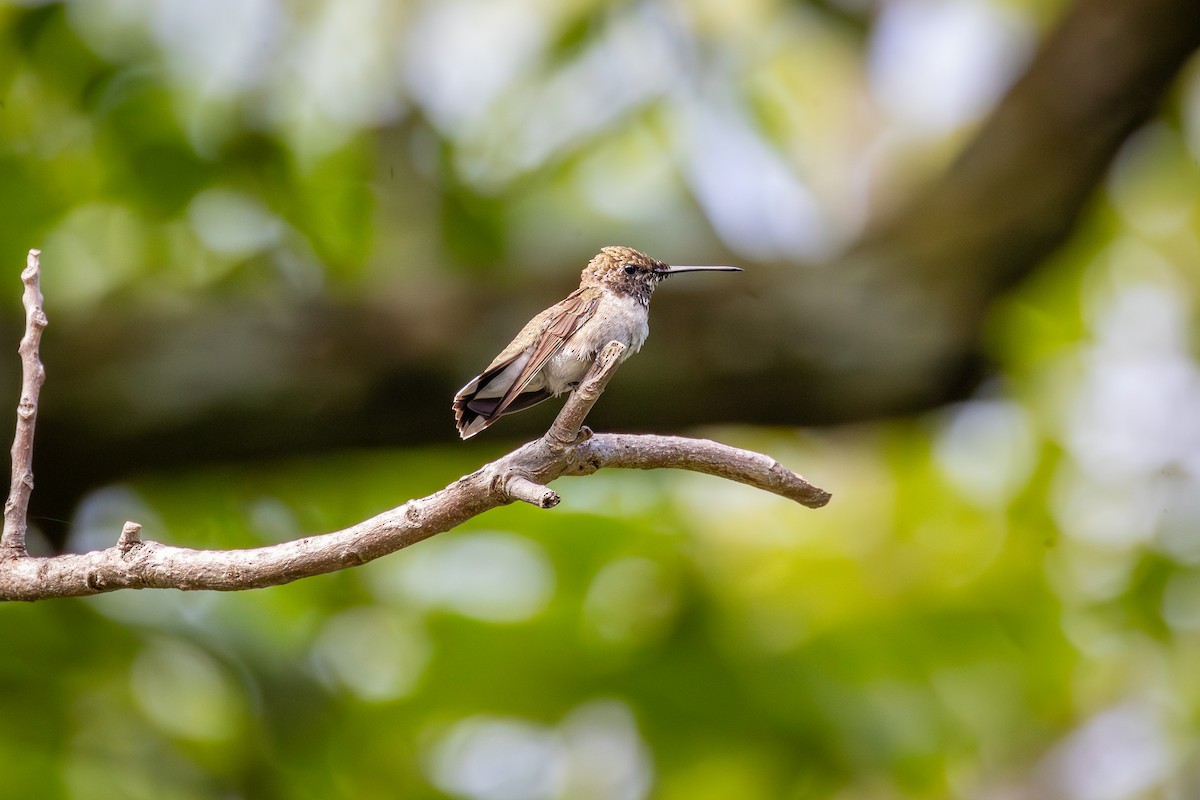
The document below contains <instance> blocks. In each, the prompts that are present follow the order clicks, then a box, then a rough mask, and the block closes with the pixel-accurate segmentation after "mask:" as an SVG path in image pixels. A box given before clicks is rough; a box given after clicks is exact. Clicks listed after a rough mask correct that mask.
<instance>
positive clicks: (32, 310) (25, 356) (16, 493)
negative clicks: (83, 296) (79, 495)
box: [0, 250, 46, 559]
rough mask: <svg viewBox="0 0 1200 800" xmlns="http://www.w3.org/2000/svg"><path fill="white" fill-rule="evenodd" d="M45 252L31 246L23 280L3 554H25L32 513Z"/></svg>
mask: <svg viewBox="0 0 1200 800" xmlns="http://www.w3.org/2000/svg"><path fill="white" fill-rule="evenodd" d="M41 256H42V252H41V251H40V250H30V251H29V257H28V259H27V261H26V266H25V269H24V270H22V271H21V282H22V283H24V284H25V293H24V294H23V295H22V297H21V302H22V303H23V304H24V306H25V335H24V336H23V337H22V338H21V344H20V346H19V347H18V348H17V352H19V353H20V354H21V367H22V369H21V372H22V377H23V380H22V381H21V402H20V403H19V404H18V405H17V433H16V435H15V436H14V437H13V445H12V481H11V483H10V485H9V490H8V500H7V501H6V502H5V503H4V533H3V534H0V558H3V559H8V558H19V557H21V556H23V555H25V530H26V525H27V519H28V515H29V496H30V495H31V494H32V493H33V429H34V425H35V424H36V423H37V410H38V398H39V395H41V392H42V384H43V383H44V382H45V381H46V370H45V368H44V367H43V366H42V360H41V356H40V349H41V345H42V331H43V330H45V329H46V313H45V312H44V311H43V310H42V289H41V277H42V263H41Z"/></svg>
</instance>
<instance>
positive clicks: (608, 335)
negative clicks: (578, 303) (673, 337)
mask: <svg viewBox="0 0 1200 800" xmlns="http://www.w3.org/2000/svg"><path fill="white" fill-rule="evenodd" d="M649 334H650V324H649V318H648V314H647V308H646V307H645V306H644V305H642V304H641V303H640V302H638V300H637V298H635V297H628V296H625V295H614V294H607V293H606V294H605V295H604V296H603V297H602V298H601V299H600V304H599V305H598V306H597V308H596V312H595V315H594V316H593V317H592V318H591V319H590V320H588V322H587V324H586V325H584V326H583V328H582V329H581V330H580V331H579V332H578V333H576V334H575V336H573V337H572V338H571V340H570V341H569V342H567V343H566V344H565V345H564V346H563V349H562V350H560V351H559V352H558V353H556V354H555V356H554V357H553V358H551V359H550V361H551V363H550V364H549V365H548V366H549V367H550V369H549V370H547V377H548V379H549V381H548V384H549V388H550V390H551V391H552V392H554V393H555V394H560V393H562V392H565V391H567V390H568V389H570V388H571V386H570V384H572V383H576V382H578V381H580V380H582V378H583V376H584V375H585V374H587V371H588V368H589V367H590V366H591V365H592V361H593V360H594V359H595V358H596V353H597V352H599V351H600V350H601V349H603V348H604V346H605V345H606V344H608V343H609V342H612V341H617V342H620V343H621V344H623V345H625V348H626V349H625V353H624V355H623V356H622V357H621V360H622V361H624V360H625V359H626V358H629V357H630V356H631V355H633V354H634V353H636V352H637V351H638V350H640V349H641V348H642V345H643V344H645V342H646V337H647V336H648V335H649Z"/></svg>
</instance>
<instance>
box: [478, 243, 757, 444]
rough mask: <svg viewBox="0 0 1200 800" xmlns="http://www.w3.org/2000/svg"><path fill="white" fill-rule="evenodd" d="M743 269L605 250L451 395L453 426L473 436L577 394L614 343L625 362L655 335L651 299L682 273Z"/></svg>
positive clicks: (628, 249) (629, 249)
mask: <svg viewBox="0 0 1200 800" xmlns="http://www.w3.org/2000/svg"><path fill="white" fill-rule="evenodd" d="M702 271H704V272H741V271H742V270H741V268H740V267H672V266H671V265H669V264H664V263H663V262H661V261H657V260H655V259H653V258H651V257H650V256H648V255H646V254H645V253H639V252H638V251H637V250H634V249H633V248H632V247H619V246H612V247H605V248H602V249H601V250H600V252H599V253H598V254H596V256H595V257H594V258H592V260H591V261H589V262H588V265H587V266H586V267H584V268H583V273H582V274H581V275H580V280H579V288H578V289H576V290H575V291H573V292H571V293H570V294H569V295H567V297H566V299H565V300H563V301H562V302H559V303H555V304H554V305H552V306H550V307H549V308H547V309H546V310H545V311H543V312H542V313H540V314H538V315H537V316H535V317H534V318H533V319H531V320H529V322H528V323H526V325H525V327H524V328H522V329H521V332H520V333H518V334H517V336H516V338H515V339H513V340H512V341H511V342H509V344H508V347H506V348H504V349H503V350H502V351H501V352H500V355H498V356H496V358H495V359H493V361H492V363H491V364H489V365H488V368H487V369H485V370H484V371H483V372H481V373H480V374H478V375H476V376H475V377H474V378H472V379H471V380H469V381H467V385H466V386H464V387H462V388H461V389H459V390H458V394H456V395H455V396H454V422H455V424H456V425H457V426H458V433H459V435H460V436H461V437H462V438H464V439H469V438H470V437H472V436H474V435H475V434H477V433H479V432H480V431H481V430H483V429H484V428H486V427H488V426H489V425H491V424H492V423H493V422H495V421H496V420H498V419H500V417H502V416H504V415H505V414H512V413H514V412H516V411H523V410H524V409H526V408H529V407H530V406H532V405H535V404H537V403H540V402H542V401H543V400H546V399H548V398H550V397H557V396H558V395H560V394H562V393H563V392H566V391H568V390H572V389H574V388H575V387H576V386H578V385H579V382H580V381H581V380H583V376H584V375H586V374H587V371H588V369H589V368H590V367H591V366H592V364H593V362H595V360H596V355H597V354H598V353H599V352H600V351H601V350H602V349H604V346H605V345H607V344H608V343H609V342H611V341H618V342H620V343H621V344H623V345H625V352H624V353H622V354H621V361H624V360H625V359H627V358H629V356H631V355H633V354H634V353H636V352H637V351H638V350H640V349H641V347H642V344H644V343H645V341H646V337H647V336H648V335H649V334H650V321H649V317H650V296H651V295H652V294H654V290H655V288H657V287H658V284H659V283H660V282H661V281H662V280H663V279H665V278H667V277H669V276H671V275H675V274H677V273H680V272H702Z"/></svg>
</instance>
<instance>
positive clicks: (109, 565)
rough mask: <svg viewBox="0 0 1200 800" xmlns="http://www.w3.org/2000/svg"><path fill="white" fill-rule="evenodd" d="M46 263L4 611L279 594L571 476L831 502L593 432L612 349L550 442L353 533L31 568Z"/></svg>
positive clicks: (148, 547)
mask: <svg viewBox="0 0 1200 800" xmlns="http://www.w3.org/2000/svg"><path fill="white" fill-rule="evenodd" d="M36 256H37V251H32V252H31V254H30V268H29V269H27V270H26V272H25V273H23V274H22V278H23V279H24V280H25V285H26V308H27V309H34V311H31V312H30V313H29V315H28V322H27V325H26V337H25V339H23V340H22V343H21V354H22V357H23V363H24V365H25V383H26V392H24V393H23V394H22V398H21V412H20V413H19V414H18V426H17V436H16V443H14V445H13V474H14V481H13V496H12V497H10V499H9V503H8V506H6V509H5V529H4V531H5V532H4V536H5V539H6V544H7V543H8V542H9V528H10V525H11V526H12V530H13V531H14V532H13V534H12V537H11V542H12V545H13V546H12V547H6V550H5V553H4V557H3V558H0V600H42V599H46V598H50V597H77V596H81V595H90V594H99V593H101V592H111V591H115V590H117V589H152V588H153V589H183V590H200V589H211V590H218V591H238V590H241V589H255V588H260V587H264V586H275V585H278V584H282V583H288V582H290V581H294V580H297V579H299V578H305V577H309V576H312V575H320V574H323V573H327V572H333V571H335V570H339V569H344V568H346V567H353V566H358V565H359V564H365V563H366V562H368V561H372V560H374V559H376V558H379V557H380V556H384V555H387V554H388V553H393V552H395V551H397V550H400V549H402V548H404V547H408V546H409V545H411V544H415V543H416V542H419V541H421V540H422V539H427V538H429V537H430V536H433V535H435V534H438V533H442V532H443V531H448V530H450V529H451V528H454V527H456V526H458V525H460V524H462V523H463V522H465V521H466V520H468V519H470V518H472V517H475V516H478V515H479V514H482V513H483V512H485V511H488V510H490V509H493V508H496V507H498V506H502V505H505V504H507V503H511V502H513V501H516V500H521V501H524V502H527V503H531V504H533V505H535V506H538V507H539V508H552V507H553V506H555V505H557V504H558V502H559V497H558V494H557V493H555V492H554V491H552V490H551V489H548V488H547V487H546V486H545V484H547V483H549V482H550V481H552V480H554V479H555V478H558V477H560V476H563V475H590V474H591V473H593V472H595V471H596V470H598V469H601V468H603V467H632V468H636V469H656V468H660V467H670V468H675V469H689V470H694V471H697V472H704V473H707V474H709V475H716V476H718V477H722V478H727V479H729V480H734V481H738V482H740V483H745V484H747V485H749V486H754V487H756V488H759V489H764V490H766V491H769V492H774V493H775V494H778V495H780V496H782V497H786V498H788V499H791V500H795V501H796V502H798V503H801V504H802V505H806V506H809V507H810V508H819V507H820V506H823V505H825V503H827V502H828V501H829V494H828V493H827V492H825V491H823V490H821V489H818V488H817V487H815V486H813V485H812V484H810V483H808V482H807V481H805V480H804V479H803V478H802V477H800V476H799V475H797V474H796V473H794V472H791V471H790V470H787V469H785V468H784V467H782V466H781V465H780V464H779V462H777V461H775V460H774V459H772V458H770V457H768V456H764V455H761V454H759V453H752V452H749V451H746V450H739V449H737V448H733V447H727V446H725V445H721V444H717V443H716V442H710V441H704V440H695V439H684V438H680V437H675V436H635V435H628V434H601V435H592V433H591V431H589V430H588V429H587V428H584V427H582V426H583V420H584V418H585V417H587V414H588V411H590V410H591V408H592V406H593V405H595V403H596V400H597V399H599V397H600V394H601V392H603V391H604V387H605V386H606V385H607V383H608V381H609V379H610V378H611V377H612V375H613V373H614V372H615V371H616V368H617V366H618V364H619V363H620V358H619V357H620V354H621V353H622V352H623V351H624V346H623V345H621V344H620V343H618V342H610V343H609V345H608V346H607V347H606V348H605V349H604V350H603V351H602V352H601V353H600V354H599V355H598V357H597V359H596V363H595V364H594V365H593V366H592V368H591V370H590V371H589V372H588V374H587V376H585V378H584V380H583V381H582V382H581V383H580V385H579V388H578V389H576V390H575V391H574V392H572V393H571V396H570V397H569V398H568V399H567V402H566V404H565V405H564V406H563V409H562V411H561V412H560V413H559V415H558V417H557V418H556V419H555V420H554V423H553V424H552V425H551V426H550V430H549V431H547V433H546V435H545V436H543V437H542V438H540V439H537V440H535V441H533V442H530V443H528V444H526V445H524V446H523V447H521V448H519V449H517V450H515V451H513V452H512V453H509V454H508V455H506V456H504V457H502V458H500V459H498V460H496V461H493V462H492V463H490V464H487V465H485V466H483V467H481V468H480V469H478V470H476V471H475V472H472V473H471V474H470V475H466V476H464V477H462V478H459V479H458V480H457V481H455V482H454V483H452V484H450V485H449V486H447V487H446V488H445V489H442V490H441V491H438V492H434V493H433V494H431V495H429V496H427V497H422V498H420V499H416V500H410V501H408V502H407V503H405V504H404V505H402V506H400V507H399V508H393V509H392V510H390V511H385V512H384V513H382V514H380V515H378V516H376V517H372V518H371V519H368V520H366V521H364V522H360V523H358V524H357V525H353V526H351V527H349V528H346V529H345V530H341V531H337V532H335V533H327V534H324V535H320V536H309V537H305V538H303V539H297V540H295V541H291V542H284V543H282V544H276V545H271V546H268V547H258V548H253V549H248V550H192V549H189V548H185V547H172V546H170V545H165V544H161V543H159V542H152V541H144V540H142V539H141V536H140V534H141V526H140V525H138V524H137V523H136V522H127V523H125V527H124V529H123V530H122V531H121V534H120V537H119V538H118V539H117V542H116V544H115V545H114V546H113V547H109V548H107V549H105V550H97V551H93V552H91V553H83V554H71V555H60V556H53V557H46V558H39V557H31V556H29V555H27V554H26V553H25V547H24V531H25V509H26V506H27V504H28V500H29V492H30V490H31V489H32V486H33V481H32V470H31V469H30V460H31V456H32V443H33V420H34V419H35V417H36V413H37V401H38V389H40V387H41V383H42V380H43V372H42V365H41V362H40V361H39V360H38V357H37V342H38V338H39V337H40V335H41V329H42V328H43V327H45V324H46V321H45V317H44V315H42V314H41V296H40V294H39V293H37V290H36V287H37V279H38V276H37V271H38V264H37V258H36ZM30 287H32V288H30ZM27 342H31V343H30V344H28V345H27V344H26V343H27ZM26 412H28V413H26ZM18 478H19V479H18Z"/></svg>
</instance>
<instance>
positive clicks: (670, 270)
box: [655, 266, 742, 278]
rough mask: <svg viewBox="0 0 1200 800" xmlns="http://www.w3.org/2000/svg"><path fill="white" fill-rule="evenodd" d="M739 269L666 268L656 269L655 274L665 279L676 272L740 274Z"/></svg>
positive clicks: (740, 269)
mask: <svg viewBox="0 0 1200 800" xmlns="http://www.w3.org/2000/svg"><path fill="white" fill-rule="evenodd" d="M741 271H742V268H741V267H674V266H668V267H667V268H666V269H656V270H655V273H657V274H658V275H659V277H662V278H665V277H667V276H668V275H674V274H676V273H678V272H741Z"/></svg>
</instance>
